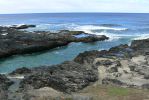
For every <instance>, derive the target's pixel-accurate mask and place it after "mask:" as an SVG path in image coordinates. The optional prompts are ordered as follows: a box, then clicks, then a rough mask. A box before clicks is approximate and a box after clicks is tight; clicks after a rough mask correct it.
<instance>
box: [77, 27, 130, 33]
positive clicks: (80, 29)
mask: <svg viewBox="0 0 149 100" xmlns="http://www.w3.org/2000/svg"><path fill="white" fill-rule="evenodd" d="M74 30H77V31H84V32H86V33H91V31H92V30H114V31H124V30H128V29H127V28H120V27H104V26H94V25H83V26H78V27H75V28H74Z"/></svg>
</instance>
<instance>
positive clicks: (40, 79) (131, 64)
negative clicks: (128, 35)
mask: <svg viewBox="0 0 149 100" xmlns="http://www.w3.org/2000/svg"><path fill="white" fill-rule="evenodd" d="M138 41H148V39H145V40H138ZM138 41H137V40H135V41H133V42H132V45H131V46H128V45H120V46H116V47H113V48H111V49H109V50H103V51H96V50H93V51H86V52H84V53H80V54H79V55H78V56H77V57H76V58H75V59H74V60H73V61H66V62H64V63H62V64H59V65H53V66H41V67H36V68H31V69H27V68H21V69H17V70H16V71H14V72H12V73H11V74H10V75H24V76H25V78H24V79H23V80H21V82H20V86H19V87H20V88H19V90H20V93H23V94H24V93H26V92H27V91H32V92H33V91H37V90H39V89H42V88H44V87H49V88H53V89H54V90H57V91H61V92H63V93H73V92H77V91H79V90H81V89H83V88H85V87H87V86H89V85H90V84H92V83H94V82H96V83H98V84H104V85H115V86H119V87H131V88H141V89H149V88H148V87H149V85H148V84H149V80H148V76H149V74H148V73H149V67H148V66H149V55H148V54H147V53H146V50H147V49H148V48H149V47H148V46H149V45H148V42H141V43H143V45H141V44H140V42H138ZM136 45H139V47H136ZM134 47H135V48H134ZM136 48H137V49H136ZM27 93H28V92H27ZM28 94H30V93H28Z"/></svg>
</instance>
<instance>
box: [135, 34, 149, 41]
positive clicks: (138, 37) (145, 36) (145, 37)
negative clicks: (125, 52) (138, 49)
mask: <svg viewBox="0 0 149 100" xmlns="http://www.w3.org/2000/svg"><path fill="white" fill-rule="evenodd" d="M147 38H149V33H148V34H140V35H137V36H136V38H134V40H141V39H147Z"/></svg>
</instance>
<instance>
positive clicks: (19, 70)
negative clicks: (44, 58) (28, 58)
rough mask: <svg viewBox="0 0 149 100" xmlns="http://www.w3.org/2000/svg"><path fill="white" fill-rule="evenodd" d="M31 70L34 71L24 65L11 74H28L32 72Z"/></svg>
mask: <svg viewBox="0 0 149 100" xmlns="http://www.w3.org/2000/svg"><path fill="white" fill-rule="evenodd" d="M31 72H32V71H31V69H28V68H26V67H22V68H19V69H16V70H15V71H13V72H11V73H10V74H9V75H26V74H30V73H31Z"/></svg>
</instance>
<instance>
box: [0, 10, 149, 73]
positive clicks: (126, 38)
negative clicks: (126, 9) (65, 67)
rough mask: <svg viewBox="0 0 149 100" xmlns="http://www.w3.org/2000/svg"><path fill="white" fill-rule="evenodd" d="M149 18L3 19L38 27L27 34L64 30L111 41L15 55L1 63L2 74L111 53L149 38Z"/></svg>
mask: <svg viewBox="0 0 149 100" xmlns="http://www.w3.org/2000/svg"><path fill="white" fill-rule="evenodd" d="M148 18H149V14H112V13H111V14H110V13H109V14H104V13H86V14H85V13H84V14H80V13H78V14H75V13H73V14H21V15H0V24H1V25H12V24H23V23H24V24H36V25H37V27H36V28H30V29H28V30H27V31H35V30H43V31H49V30H50V31H58V30H62V29H69V30H76V31H79V30H80V31H85V32H87V33H90V34H97V35H107V36H108V37H110V39H109V40H108V41H99V42H95V43H71V44H69V45H68V46H65V47H59V48H56V49H53V50H49V51H44V52H40V53H34V54H27V55H16V56H13V57H9V58H7V59H1V60H0V73H8V72H11V71H13V70H15V69H16V68H20V67H38V66H40V65H52V64H59V63H61V62H63V61H66V60H72V59H73V58H74V57H76V56H77V55H78V54H79V53H81V52H84V51H89V50H102V49H109V48H110V47H113V46H117V45H119V44H126V43H127V44H130V42H131V40H133V39H138V38H147V37H149V19H148Z"/></svg>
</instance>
